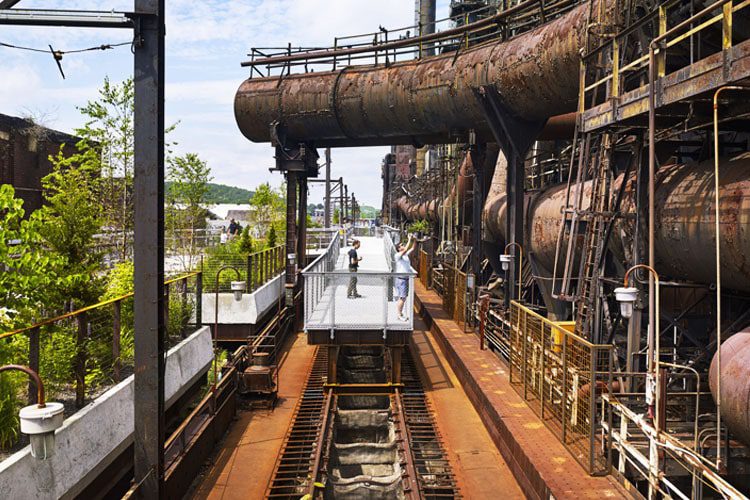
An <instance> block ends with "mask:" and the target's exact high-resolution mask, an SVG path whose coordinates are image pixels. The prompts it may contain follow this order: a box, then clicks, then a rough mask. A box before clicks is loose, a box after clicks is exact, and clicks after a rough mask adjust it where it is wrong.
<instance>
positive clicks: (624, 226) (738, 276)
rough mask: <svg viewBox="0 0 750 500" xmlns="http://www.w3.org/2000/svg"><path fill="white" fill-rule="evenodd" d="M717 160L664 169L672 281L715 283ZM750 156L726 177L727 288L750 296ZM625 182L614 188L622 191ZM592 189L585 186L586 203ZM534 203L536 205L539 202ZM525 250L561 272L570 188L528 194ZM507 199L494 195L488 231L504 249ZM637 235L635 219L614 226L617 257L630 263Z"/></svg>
mask: <svg viewBox="0 0 750 500" xmlns="http://www.w3.org/2000/svg"><path fill="white" fill-rule="evenodd" d="M712 161H713V160H711V161H708V162H703V163H693V164H687V165H669V166H664V167H662V168H661V169H659V171H658V172H657V176H656V200H655V208H656V210H655V214H656V235H655V241H654V244H655V249H656V261H657V266H656V268H657V270H658V271H659V273H660V274H662V275H664V276H667V277H669V278H673V279H680V280H687V281H693V282H697V283H706V284H710V283H713V282H714V280H715V271H714V267H713V262H714V260H713V253H714V249H715V239H714V237H715V232H714V216H713V214H714V207H713V200H714V194H713V163H712ZM749 172H750V156H748V155H742V156H739V157H736V158H733V159H731V160H728V159H724V160H723V161H722V164H721V173H720V191H721V192H720V196H721V207H720V213H721V220H720V224H721V235H722V241H721V263H722V284H723V285H724V286H726V287H728V288H731V289H734V290H742V291H748V290H750V262H748V258H749V257H748V256H750V234H748V232H747V230H746V228H747V226H748V224H750V173H749ZM634 181H635V178H634V177H631V178H630V179H629V180H628V185H627V186H626V189H625V193H624V197H623V200H622V207H621V208H622V213H623V214H628V213H634V211H635V182H634ZM621 182H622V176H620V177H619V178H617V179H616V180H615V182H614V187H613V191H617V189H618V188H619V185H620V183H621ZM590 188H591V185H590V182H589V183H587V184H585V185H584V195H583V196H584V199H587V197H588V196H589V192H588V190H590ZM532 197H533V198H532ZM526 203H527V209H526V221H527V223H526V237H525V238H524V239H525V240H526V245H528V247H527V246H526V245H525V246H524V248H528V249H529V250H530V251H531V252H532V253H533V254H534V256H535V258H536V259H537V260H538V262H539V263H540V264H541V265H542V266H544V267H545V268H547V269H548V270H551V269H552V268H553V267H554V258H555V245H556V235H557V234H558V233H559V229H560V224H561V223H562V217H561V216H560V213H561V212H560V211H561V209H562V207H563V206H564V205H565V187H564V186H562V185H560V186H555V187H552V188H550V189H548V190H546V191H544V192H542V193H539V194H536V193H534V194H527V200H526ZM505 214H506V209H505V196H504V195H503V194H501V193H495V194H494V196H490V197H489V198H488V200H487V203H486V205H485V219H484V221H485V224H486V226H487V230H488V236H489V237H491V238H492V241H494V242H496V243H499V244H501V245H502V244H504V241H505ZM634 234H635V221H634V219H633V218H620V219H618V222H617V223H616V225H615V231H614V232H613V238H612V240H611V242H610V250H612V251H613V252H614V255H615V257H616V258H619V259H624V257H623V246H624V245H630V242H631V241H632V239H633V236H634Z"/></svg>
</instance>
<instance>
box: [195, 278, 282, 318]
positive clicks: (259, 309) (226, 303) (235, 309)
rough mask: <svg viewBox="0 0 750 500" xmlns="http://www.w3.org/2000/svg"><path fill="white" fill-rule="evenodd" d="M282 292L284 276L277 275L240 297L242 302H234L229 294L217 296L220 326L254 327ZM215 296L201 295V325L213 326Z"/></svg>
mask: <svg viewBox="0 0 750 500" xmlns="http://www.w3.org/2000/svg"><path fill="white" fill-rule="evenodd" d="M283 292H284V275H283V274H282V275H279V276H277V277H276V278H274V279H272V280H271V281H269V282H268V283H266V284H265V285H263V286H261V287H260V288H258V289H257V290H255V291H254V292H253V293H246V294H244V295H242V300H240V301H235V300H234V295H233V294H231V293H220V294H219V324H220V325H237V324H238V325H254V324H256V323H257V321H258V318H260V317H262V316H263V314H265V313H266V312H267V311H268V310H269V309H270V308H271V307H273V306H274V305H275V304H276V303H277V302H278V300H279V297H281V296H282V294H283ZM215 303H216V295H215V294H213V293H204V294H203V310H202V311H203V312H202V314H203V324H205V325H209V324H210V325H213V323H214V314H215V313H214V310H215V309H214V305H215Z"/></svg>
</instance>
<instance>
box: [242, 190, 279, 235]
mask: <svg viewBox="0 0 750 500" xmlns="http://www.w3.org/2000/svg"><path fill="white" fill-rule="evenodd" d="M285 211H286V199H285V197H284V194H283V190H282V189H274V188H272V187H271V185H270V184H269V183H267V182H266V183H264V184H261V185H260V186H258V188H257V189H256V191H255V193H254V194H253V197H252V198H250V221H249V222H250V224H251V225H252V226H253V232H254V233H255V234H257V235H260V236H263V235H266V234H267V232H268V231H269V230H270V229H271V228H274V231H279V230H283V229H284V227H285V225H284V219H285V217H284V214H285ZM266 239H268V238H267V237H266Z"/></svg>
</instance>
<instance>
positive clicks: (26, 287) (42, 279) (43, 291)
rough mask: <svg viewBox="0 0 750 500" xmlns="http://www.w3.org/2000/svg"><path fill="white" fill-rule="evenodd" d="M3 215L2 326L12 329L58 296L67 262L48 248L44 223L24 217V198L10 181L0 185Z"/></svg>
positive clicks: (0, 247)
mask: <svg viewBox="0 0 750 500" xmlns="http://www.w3.org/2000/svg"><path fill="white" fill-rule="evenodd" d="M0 214H2V220H1V221H0V305H2V311H3V312H2V314H0V319H1V320H2V321H0V326H2V327H3V329H9V328H13V327H16V326H18V325H19V324H20V323H21V322H23V321H26V320H28V319H30V317H31V316H33V315H34V314H36V311H38V310H39V306H40V305H42V304H49V303H50V302H54V299H57V298H59V290H60V288H61V287H63V286H64V285H65V284H66V281H67V279H66V277H65V276H64V273H63V267H64V264H65V262H64V261H63V259H62V258H61V257H60V256H59V255H58V254H56V253H53V252H49V251H48V249H47V248H45V245H44V238H43V237H42V234H41V232H40V229H41V226H42V224H41V222H40V221H39V220H38V219H35V218H32V219H31V220H24V218H23V217H24V214H25V212H24V209H23V200H21V199H20V198H16V197H15V191H14V189H13V187H12V186H11V185H10V184H2V185H0ZM51 297H54V299H53V300H52V301H51V300H50V298H51Z"/></svg>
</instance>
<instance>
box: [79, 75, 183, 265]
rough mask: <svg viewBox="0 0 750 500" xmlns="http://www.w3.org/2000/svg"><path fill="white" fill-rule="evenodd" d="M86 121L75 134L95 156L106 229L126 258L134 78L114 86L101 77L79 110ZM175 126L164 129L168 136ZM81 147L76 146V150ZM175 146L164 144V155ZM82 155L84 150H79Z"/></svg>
mask: <svg viewBox="0 0 750 500" xmlns="http://www.w3.org/2000/svg"><path fill="white" fill-rule="evenodd" d="M78 110H79V111H80V112H81V114H82V115H83V116H84V119H85V120H86V122H85V123H84V125H83V127H81V128H77V129H75V133H76V134H77V135H78V136H80V137H81V138H83V139H84V142H83V143H81V144H82V145H85V148H86V149H94V150H95V151H96V152H97V155H98V161H99V172H100V173H101V176H102V186H101V199H100V202H101V203H102V204H103V209H104V220H105V226H107V227H108V228H110V229H112V230H114V231H116V232H118V233H119V236H120V238H119V239H118V240H117V250H118V252H119V254H120V257H121V258H122V259H125V258H126V257H127V255H128V249H129V246H130V245H131V243H132V242H131V241H130V236H129V235H130V232H131V231H132V230H133V223H134V206H133V173H134V156H135V154H134V144H135V129H134V127H133V124H134V114H135V85H134V83H133V78H128V79H126V80H124V81H122V82H119V83H113V82H112V81H111V80H110V79H109V77H105V78H104V82H103V83H102V86H101V88H100V89H99V96H98V98H97V99H95V100H92V101H89V102H88V103H87V104H86V105H85V106H81V107H79V108H78ZM176 125H177V124H173V125H171V126H169V127H167V128H166V130H165V132H166V133H169V132H171V131H172V130H174V129H175V127H176ZM81 144H79V149H80V146H81ZM172 145H174V143H173V142H172V143H167V154H169V153H170V150H169V148H170V147H171V146H172ZM82 152H84V151H82Z"/></svg>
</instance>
